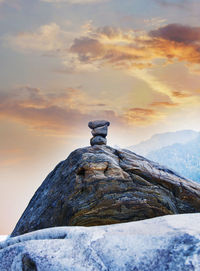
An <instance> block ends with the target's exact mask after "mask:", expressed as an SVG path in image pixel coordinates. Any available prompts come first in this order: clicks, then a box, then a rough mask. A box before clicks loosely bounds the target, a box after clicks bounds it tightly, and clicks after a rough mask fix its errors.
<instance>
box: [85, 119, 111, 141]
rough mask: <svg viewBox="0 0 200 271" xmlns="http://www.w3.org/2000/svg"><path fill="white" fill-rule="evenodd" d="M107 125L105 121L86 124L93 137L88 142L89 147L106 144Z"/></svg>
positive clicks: (108, 123) (107, 122)
mask: <svg viewBox="0 0 200 271" xmlns="http://www.w3.org/2000/svg"><path fill="white" fill-rule="evenodd" d="M109 125H110V122H109V121H106V120H96V121H90V122H89V123H88V126H89V128H90V129H92V135H93V137H92V138H91V140H90V144H91V146H94V145H106V144H107V140H106V136H107V134H108V126H109Z"/></svg>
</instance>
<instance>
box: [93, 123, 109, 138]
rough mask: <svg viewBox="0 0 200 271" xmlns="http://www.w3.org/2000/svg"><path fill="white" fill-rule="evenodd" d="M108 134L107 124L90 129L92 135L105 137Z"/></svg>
mask: <svg viewBox="0 0 200 271" xmlns="http://www.w3.org/2000/svg"><path fill="white" fill-rule="evenodd" d="M107 134H108V126H107V125H104V126H102V127H97V128H95V129H93V130H92V135H93V136H103V137H106V136H107Z"/></svg>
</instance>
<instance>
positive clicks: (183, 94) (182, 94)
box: [172, 91, 192, 98]
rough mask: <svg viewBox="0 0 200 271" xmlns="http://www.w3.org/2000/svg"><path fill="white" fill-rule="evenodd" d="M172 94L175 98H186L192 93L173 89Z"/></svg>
mask: <svg viewBox="0 0 200 271" xmlns="http://www.w3.org/2000/svg"><path fill="white" fill-rule="evenodd" d="M172 94H173V96H174V97H177V98H188V97H191V96H192V94H191V93H188V92H184V91H173V93H172Z"/></svg>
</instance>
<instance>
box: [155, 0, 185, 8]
mask: <svg viewBox="0 0 200 271" xmlns="http://www.w3.org/2000/svg"><path fill="white" fill-rule="evenodd" d="M154 1H155V2H156V3H157V4H159V5H161V6H163V7H172V8H174V7H176V8H186V4H187V3H188V2H189V1H188V0H154Z"/></svg>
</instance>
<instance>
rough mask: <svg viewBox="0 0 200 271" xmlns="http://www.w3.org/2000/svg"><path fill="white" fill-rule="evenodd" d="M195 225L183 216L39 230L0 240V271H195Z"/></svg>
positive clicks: (195, 217)
mask: <svg viewBox="0 0 200 271" xmlns="http://www.w3.org/2000/svg"><path fill="white" fill-rule="evenodd" d="M199 224H200V214H185V215H174V216H164V217H159V218H153V219H148V220H143V221H137V222H130V223H123V224H116V225H109V226H101V227H99V226H97V227H60V228H51V229H44V230H39V231H36V232H33V233H28V234H24V235H22V236H18V237H14V238H10V239H8V240H7V241H5V242H3V243H1V244H0V270H1V271H7V270H13V271H25V270H26V271H31V270H32V271H36V270H37V271H67V270H73V271H154V270H156V271H192V270H196V271H199V270H200V230H199Z"/></svg>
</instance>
